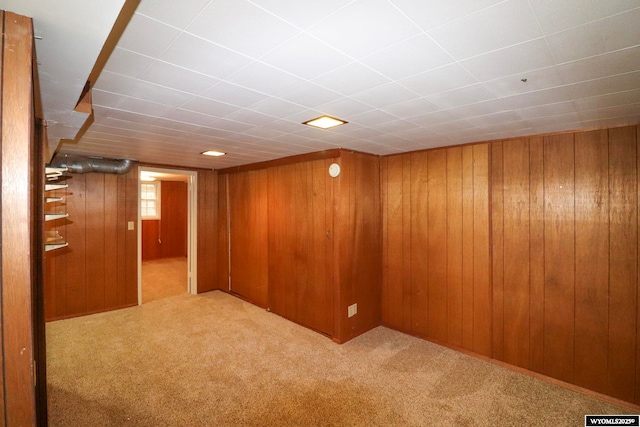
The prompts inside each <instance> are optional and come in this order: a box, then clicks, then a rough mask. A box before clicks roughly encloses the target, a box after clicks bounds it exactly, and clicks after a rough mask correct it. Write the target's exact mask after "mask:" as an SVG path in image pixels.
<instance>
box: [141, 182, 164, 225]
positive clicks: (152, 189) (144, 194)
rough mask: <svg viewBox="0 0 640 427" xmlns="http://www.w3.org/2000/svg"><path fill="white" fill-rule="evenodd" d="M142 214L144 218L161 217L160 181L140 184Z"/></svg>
mask: <svg viewBox="0 0 640 427" xmlns="http://www.w3.org/2000/svg"><path fill="white" fill-rule="evenodd" d="M140 215H141V217H142V219H160V181H154V182H145V183H141V184H140Z"/></svg>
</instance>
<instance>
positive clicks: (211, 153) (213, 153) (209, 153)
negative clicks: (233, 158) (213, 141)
mask: <svg viewBox="0 0 640 427" xmlns="http://www.w3.org/2000/svg"><path fill="white" fill-rule="evenodd" d="M200 154H202V155H203V156H213V157H220V156H224V155H225V154H227V153H223V152H221V151H213V150H209V151H204V152H202V153H200Z"/></svg>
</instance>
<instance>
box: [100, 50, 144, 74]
mask: <svg viewBox="0 0 640 427" xmlns="http://www.w3.org/2000/svg"><path fill="white" fill-rule="evenodd" d="M153 61H154V60H153V58H149V57H148V56H144V55H140V54H139V53H135V52H131V51H129V50H125V49H122V48H119V47H116V48H115V49H114V50H113V52H112V53H111V56H109V60H108V61H107V63H106V64H105V66H104V70H105V71H111V72H113V73H116V74H122V75H125V76H129V77H138V76H139V75H140V74H142V72H143V71H144V70H146V69H147V67H148V66H149V65H151V63H152V62H153Z"/></svg>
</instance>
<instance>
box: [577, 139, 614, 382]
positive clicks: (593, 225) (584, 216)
mask: <svg viewBox="0 0 640 427" xmlns="http://www.w3.org/2000/svg"><path fill="white" fill-rule="evenodd" d="M575 138H576V139H575V153H576V161H575V164H576V170H575V174H576V178H575V180H576V184H575V186H576V187H575V209H576V211H575V218H576V224H575V227H576V230H575V233H576V238H575V239H576V240H575V242H576V243H575V245H576V290H575V292H576V303H575V310H576V312H575V313H576V314H575V316H576V317H575V328H576V331H575V383H576V384H577V385H579V386H581V387H585V388H588V389H591V390H595V391H597V392H600V393H606V390H607V364H608V354H607V353H608V349H607V347H608V329H609V328H608V326H609V325H608V323H609V322H608V317H609V313H608V310H609V307H608V300H609V200H608V192H609V170H608V169H609V164H608V163H609V160H608V157H609V153H608V134H607V131H606V130H604V131H594V132H581V133H576V135H575Z"/></svg>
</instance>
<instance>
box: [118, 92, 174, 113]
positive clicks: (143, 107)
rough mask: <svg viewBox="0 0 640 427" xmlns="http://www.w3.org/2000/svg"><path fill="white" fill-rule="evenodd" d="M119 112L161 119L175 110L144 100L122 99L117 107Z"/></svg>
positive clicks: (168, 106)
mask: <svg viewBox="0 0 640 427" xmlns="http://www.w3.org/2000/svg"><path fill="white" fill-rule="evenodd" d="M115 108H117V109H119V110H125V111H131V112H135V113H138V114H143V115H145V116H154V117H161V116H163V115H165V114H167V113H168V112H169V111H172V110H174V109H175V107H172V106H170V105H163V104H158V103H155V102H150V101H146V100H144V99H138V98H129V97H125V96H123V97H121V98H120V102H118V105H117V106H116V107H115Z"/></svg>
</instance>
